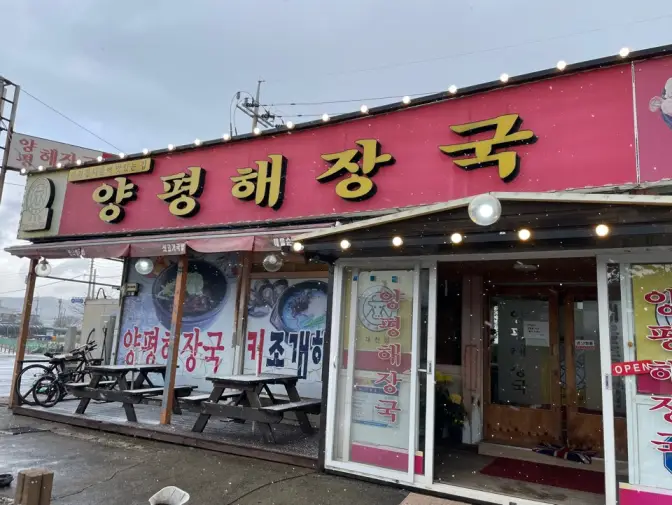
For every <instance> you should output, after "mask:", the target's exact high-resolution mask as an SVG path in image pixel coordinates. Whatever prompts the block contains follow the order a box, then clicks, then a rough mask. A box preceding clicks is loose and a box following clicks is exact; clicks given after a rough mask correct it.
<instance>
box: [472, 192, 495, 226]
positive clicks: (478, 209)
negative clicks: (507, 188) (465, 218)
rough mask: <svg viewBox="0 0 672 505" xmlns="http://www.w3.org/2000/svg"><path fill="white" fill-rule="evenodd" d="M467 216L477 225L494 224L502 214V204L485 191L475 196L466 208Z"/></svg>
mask: <svg viewBox="0 0 672 505" xmlns="http://www.w3.org/2000/svg"><path fill="white" fill-rule="evenodd" d="M467 211H468V213H469V218H470V219H471V220H472V221H473V222H474V223H476V224H477V225H479V226H490V225H492V224H495V223H496V222H497V221H498V220H499V218H500V217H501V215H502V204H501V203H500V201H499V200H498V199H497V198H495V197H494V196H492V195H490V194H488V193H486V194H483V195H478V196H475V197H474V198H473V199H472V200H471V202H469V207H468V209H467Z"/></svg>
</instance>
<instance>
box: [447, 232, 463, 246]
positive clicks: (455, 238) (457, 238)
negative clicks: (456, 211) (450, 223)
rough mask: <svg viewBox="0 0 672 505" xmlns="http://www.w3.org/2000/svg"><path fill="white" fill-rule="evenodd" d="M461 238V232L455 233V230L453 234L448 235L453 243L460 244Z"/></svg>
mask: <svg viewBox="0 0 672 505" xmlns="http://www.w3.org/2000/svg"><path fill="white" fill-rule="evenodd" d="M462 239H463V237H462V234H461V233H457V232H455V233H453V234H452V235H451V236H450V241H451V242H452V243H453V244H461V243H462Z"/></svg>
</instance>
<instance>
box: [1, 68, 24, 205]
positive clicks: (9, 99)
mask: <svg viewBox="0 0 672 505" xmlns="http://www.w3.org/2000/svg"><path fill="white" fill-rule="evenodd" d="M20 91H21V88H20V87H19V86H17V85H16V84H14V83H13V82H11V81H9V80H8V79H5V78H4V77H2V76H0V149H2V158H0V160H1V161H0V202H1V201H2V191H3V189H4V187H5V174H6V173H7V168H8V167H7V165H9V154H10V148H11V144H12V135H13V134H14V121H15V120H16V109H17V108H18V105H19V93H20ZM7 105H9V111H7V107H6V106H7ZM3 133H4V139H3ZM3 140H4V142H3Z"/></svg>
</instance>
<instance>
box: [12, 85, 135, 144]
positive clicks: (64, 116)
mask: <svg viewBox="0 0 672 505" xmlns="http://www.w3.org/2000/svg"><path fill="white" fill-rule="evenodd" d="M21 91H22V92H23V93H25V94H26V95H28V96H29V97H30V98H32V99H33V100H35V101H37V102H39V103H41V104H42V105H44V106H45V107H46V108H47V109H49V110H51V111H53V112H55V113H56V114H58V115H59V116H61V117H63V118H65V119H67V120H68V121H70V122H71V123H72V124H74V125H76V126H79V127H80V128H81V129H82V130H84V131H86V132H88V133H90V134H91V135H93V136H94V137H96V138H97V139H98V140H101V141H103V142H105V143H106V144H107V145H108V146H110V147H112V148H113V149H115V150H116V151H118V152H121V151H122V149H119V148H118V147H117V146H115V145H114V144H112V143H110V142H108V141H107V140H105V139H104V138H103V137H101V136H100V135H98V134H97V133H95V132H93V131H91V130H89V129H88V128H87V127H86V126H83V125H81V124H80V123H78V122H77V121H75V120H74V119H72V118H70V117H68V116H66V115H65V114H63V113H62V112H61V111H59V110H58V109H56V108H55V107H52V106H51V105H49V104H48V103H46V102H44V101H42V100H40V99H39V98H37V97H36V96H35V95H32V94H31V93H29V92H28V91H26V89H25V88H21Z"/></svg>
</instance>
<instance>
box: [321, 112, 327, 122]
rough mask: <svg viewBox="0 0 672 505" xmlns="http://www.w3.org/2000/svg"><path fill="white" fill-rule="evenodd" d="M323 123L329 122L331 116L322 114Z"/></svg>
mask: <svg viewBox="0 0 672 505" xmlns="http://www.w3.org/2000/svg"><path fill="white" fill-rule="evenodd" d="M322 121H324V122H325V123H326V122H327V121H329V114H327V113H326V112H325V113H324V114H322Z"/></svg>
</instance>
